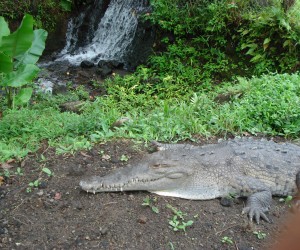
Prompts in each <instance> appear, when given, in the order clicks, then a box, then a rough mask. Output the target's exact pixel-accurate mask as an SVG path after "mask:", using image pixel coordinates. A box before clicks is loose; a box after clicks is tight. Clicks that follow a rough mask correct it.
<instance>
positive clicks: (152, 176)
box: [80, 151, 194, 196]
mask: <svg viewBox="0 0 300 250" xmlns="http://www.w3.org/2000/svg"><path fill="white" fill-rule="evenodd" d="M185 158H189V157H188V156H187V154H184V153H182V152H181V153H175V154H174V152H171V151H159V152H156V153H153V154H150V155H148V156H146V157H145V158H144V159H143V160H140V161H139V163H137V164H135V165H133V166H128V167H125V168H123V169H118V170H116V171H114V172H112V173H110V174H108V175H106V176H104V177H99V176H94V177H90V178H87V179H85V180H82V181H81V182H80V186H81V188H82V189H83V190H85V191H87V192H92V193H96V192H117V191H132V190H147V191H150V192H154V193H160V194H163V193H165V195H167V194H166V192H172V190H177V189H178V187H182V186H185V184H186V183H189V182H190V181H191V180H190V178H191V177H192V176H193V168H191V167H185V166H184V165H182V163H186V164H188V165H191V164H193V163H194V162H193V160H192V159H185ZM172 196H174V195H172Z"/></svg>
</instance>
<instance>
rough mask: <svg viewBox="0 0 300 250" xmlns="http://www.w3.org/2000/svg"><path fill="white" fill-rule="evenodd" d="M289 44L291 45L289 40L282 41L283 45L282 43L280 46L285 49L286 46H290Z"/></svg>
mask: <svg viewBox="0 0 300 250" xmlns="http://www.w3.org/2000/svg"><path fill="white" fill-rule="evenodd" d="M291 44H292V42H291V40H289V39H288V40H285V41H284V43H283V45H282V46H283V48H284V47H286V46H291Z"/></svg>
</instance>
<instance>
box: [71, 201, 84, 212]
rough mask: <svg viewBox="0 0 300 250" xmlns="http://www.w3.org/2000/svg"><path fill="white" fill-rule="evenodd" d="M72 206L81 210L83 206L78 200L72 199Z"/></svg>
mask: <svg viewBox="0 0 300 250" xmlns="http://www.w3.org/2000/svg"><path fill="white" fill-rule="evenodd" d="M72 206H73V207H74V208H76V209H78V210H81V209H82V208H83V205H82V203H81V202H80V201H73V202H72Z"/></svg>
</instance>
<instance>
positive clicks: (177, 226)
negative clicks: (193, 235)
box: [167, 204, 194, 232]
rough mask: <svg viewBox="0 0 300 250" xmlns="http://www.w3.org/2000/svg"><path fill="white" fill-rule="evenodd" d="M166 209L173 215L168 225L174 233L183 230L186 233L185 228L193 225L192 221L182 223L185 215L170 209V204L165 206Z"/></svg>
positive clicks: (172, 208)
mask: <svg viewBox="0 0 300 250" xmlns="http://www.w3.org/2000/svg"><path fill="white" fill-rule="evenodd" d="M167 208H170V209H171V210H172V212H173V213H174V214H175V215H174V216H173V217H172V219H170V220H169V225H170V226H171V227H172V228H173V230H174V231H179V230H183V231H184V232H186V228H187V227H189V226H191V225H193V223H194V222H193V221H192V220H189V221H187V222H185V221H184V216H186V215H187V214H186V213H183V212H182V211H180V210H178V209H176V208H174V207H172V206H171V205H170V204H167Z"/></svg>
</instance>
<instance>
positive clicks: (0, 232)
mask: <svg viewBox="0 0 300 250" xmlns="http://www.w3.org/2000/svg"><path fill="white" fill-rule="evenodd" d="M0 234H8V230H7V228H6V227H0Z"/></svg>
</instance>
